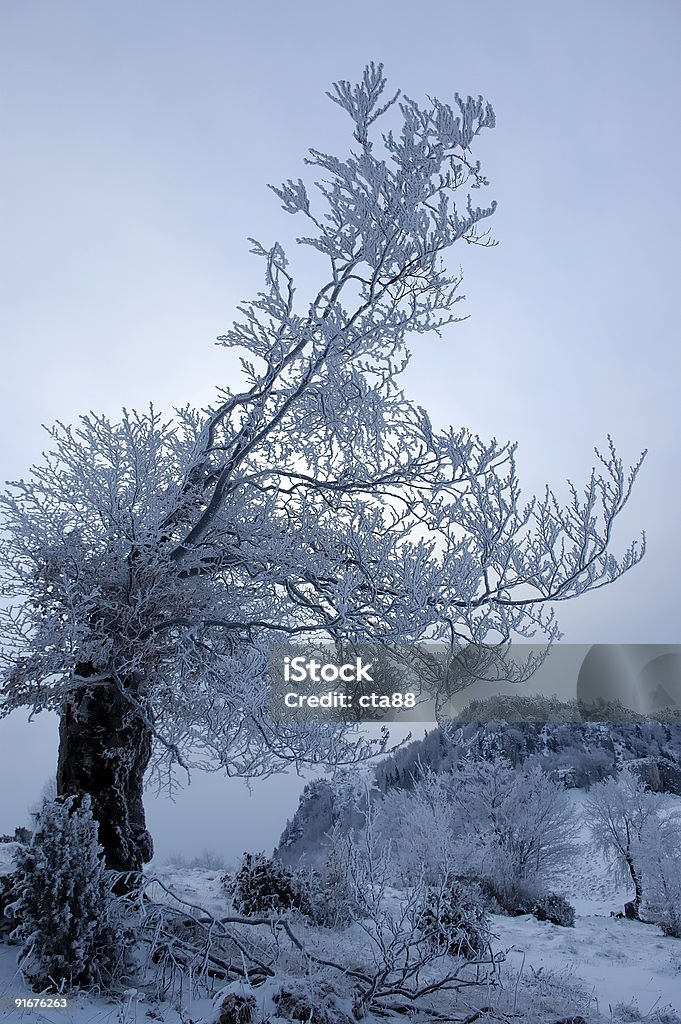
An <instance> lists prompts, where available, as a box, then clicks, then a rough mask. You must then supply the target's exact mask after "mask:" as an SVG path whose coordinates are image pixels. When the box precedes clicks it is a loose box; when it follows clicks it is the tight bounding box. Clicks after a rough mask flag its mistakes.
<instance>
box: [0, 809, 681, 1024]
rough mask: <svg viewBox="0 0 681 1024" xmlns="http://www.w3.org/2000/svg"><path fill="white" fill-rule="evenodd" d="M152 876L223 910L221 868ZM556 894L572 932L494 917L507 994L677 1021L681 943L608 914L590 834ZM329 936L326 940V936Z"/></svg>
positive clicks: (6, 973) (173, 1015) (264, 992)
mask: <svg viewBox="0 0 681 1024" xmlns="http://www.w3.org/2000/svg"><path fill="white" fill-rule="evenodd" d="M571 799H572V800H573V801H574V806H575V814H576V815H579V816H580V817H581V804H582V803H583V800H584V799H585V797H584V794H582V793H574V794H572V795H571ZM665 799H666V800H667V801H668V802H669V806H670V809H671V808H672V807H674V806H677V807H678V806H680V805H681V799H680V798H678V797H671V796H668V797H665ZM7 847H9V844H7ZM9 864H10V857H9V850H8V849H7V848H5V847H4V846H3V847H0V870H7V868H8V866H9ZM154 873H155V875H156V876H157V877H159V878H160V879H161V880H162V881H163V883H164V885H167V886H168V887H169V888H170V889H171V890H172V891H174V892H176V893H178V894H179V895H181V896H182V897H183V898H184V899H187V900H188V901H189V902H192V903H196V904H198V905H201V906H204V907H205V908H206V909H208V910H209V911H211V912H212V913H216V914H219V913H223V914H224V913H225V906H226V904H225V895H224V893H223V891H222V888H221V884H220V878H221V875H222V872H221V871H216V870H212V871H211V870H205V869H200V868H186V867H176V866H173V865H165V866H159V867H157V868H155V869H154ZM556 888H557V889H559V890H560V891H562V892H564V893H565V895H567V896H568V898H569V899H570V901H571V902H572V903H573V905H574V906H575V908H576V911H577V916H576V921H575V926H574V928H560V927H557V926H556V925H552V924H550V923H549V922H540V921H537V920H536V919H535V918H533V917H529V916H523V917H516V918H511V917H505V916H501V915H494V916H493V918H492V930H493V933H494V935H495V940H494V942H493V946H494V948H496V949H507V950H508V954H507V959H506V963H505V964H504V966H503V971H502V973H503V978H504V984H505V987H506V989H507V990H509V991H513V989H514V987H518V985H519V984H520V986H521V988H522V985H524V984H531V985H534V986H535V987H537V986H539V987H540V986H541V984H542V979H549V978H553V979H554V980H555V979H556V978H558V979H563V980H564V985H565V991H566V992H568V991H572V990H573V988H571V986H572V987H574V990H575V991H578V990H579V988H580V987H583V988H584V990H585V992H584V993H583V995H582V1005H588V1006H589V1008H590V1010H589V1012H588V1013H587V1014H586V1017H587V1020H588V1021H589V1024H592V1022H593V1021H594V1020H596V1019H598V1016H599V1014H600V1015H602V1016H603V1017H604V1018H606V1019H610V1020H622V1021H624V1020H625V1019H626V1020H628V1021H630V1022H633V1021H636V1020H639V1019H642V1018H644V1017H645V1016H646V1015H651V1016H649V1017H648V1020H650V1021H652V1022H654V1024H659V1022H663V1021H666V1022H671V1021H673V1020H674V1015H673V1012H672V1011H676V1012H679V1011H681V941H680V940H678V939H672V938H666V937H665V936H663V935H662V933H661V932H660V931H659V929H658V928H656V927H654V926H651V925H645V924H641V923H640V922H637V921H629V920H626V919H616V918H614V917H612V916H611V912H612V911H621V910H622V907H623V903H624V901H625V898H629V897H630V895H631V894H630V893H628V892H627V890H624V889H622V888H621V887H620V886H618V885H617V884H615V882H614V881H613V879H612V877H611V876H610V873H609V871H608V867H607V865H606V863H605V862H604V861H603V859H602V857H601V856H600V854H597V853H596V852H595V851H594V850H593V848H592V847H591V846H590V844H589V842H588V837H587V835H586V832H585V830H584V829H583V830H582V833H581V847H580V851H579V854H578V856H577V857H575V858H574V859H573V860H572V861H571V862H570V864H569V865H568V866H567V867H566V868H565V871H564V872H563V874H562V877H561V878H560V880H559V882H558V884H557V885H556ZM159 896H160V894H159ZM303 931H304V933H305V941H306V942H310V939H312V938H313V937H314V934H315V931H314V929H312V928H308V927H306V928H304V929H303ZM325 935H326V936H327V938H328V932H326V933H325ZM346 937H347V933H346ZM358 939H359V936H358ZM275 981H276V979H275ZM268 986H269V987H268ZM271 987H272V985H271V984H270V983H268V985H266V986H263V987H262V988H260V989H257V990H256V996H257V998H258V1001H259V1005H261V1006H262V1008H263V1009H265V1006H264V1004H263V1000H264V1001H265V1003H267V1009H268V1011H269V1012H270V1013H271V1010H270V1007H269V1002H270V1001H271V995H272V992H270V991H269V988H271ZM30 994H31V993H30V992H29V991H28V989H27V988H26V986H25V985H24V984H23V982H22V980H21V977H20V976H19V975H18V974H17V970H16V947H14V946H7V945H0V999H2V1000H3V1001H4V999H5V997H7V996H9V995H11V996H16V995H30ZM219 1001H220V997H214V998H213V999H212V1000H211V999H209V998H204V999H200V1000H198V999H197V1000H194V1002H193V1003H192V1004H191V1006H188V1005H185V1006H184V1008H183V1010H182V1013H180V1012H179V1011H178V1009H177V1008H173V1007H172V1006H171V1005H170V1004H169V1003H161V1004H158V1003H152V1002H150V1001H147V1000H145V999H144V997H143V995H142V994H141V993H135V992H134V991H133V992H131V993H129V994H128V995H127V996H125V997H123V998H122V999H121V1000H119V1001H118V1002H112V1001H110V1000H107V999H104V998H97V997H93V996H78V997H76V998H75V999H74V1000H73V1002H72V1006H71V1007H70V1008H69V1009H68V1010H55V1011H40V1012H36V1011H34V1010H24V1011H16V1010H5V1009H3V1011H2V1012H1V1013H0V1019H11V1020H12V1021H14V1020H17V1021H19V1020H25V1021H26V1022H28V1021H31V1022H35V1024H48V1022H49V1024H109V1022H110V1024H147V1022H149V1021H151V1020H161V1021H163V1022H164V1024H180V1022H181V1021H185V1022H186V1021H187V1020H188V1019H191V1020H192V1021H193V1022H194V1024H211V1022H214V1021H216V1020H217V1016H218V1010H217V1007H218V1006H219ZM622 1004H624V1008H623V1006H622ZM5 1005H6V1004H5ZM152 1015H153V1016H152Z"/></svg>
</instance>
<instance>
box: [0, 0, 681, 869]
mask: <svg viewBox="0 0 681 1024" xmlns="http://www.w3.org/2000/svg"><path fill="white" fill-rule="evenodd" d="M679 38H681V5H679V3H678V0H649V2H648V3H646V4H641V3H638V2H629V0H570V2H567V0H554V2H552V3H546V2H545V0H518V2H516V3H512V4H511V3H508V2H507V0H494V2H492V0H478V2H475V3H473V2H471V0H467V2H466V3H463V2H460V0H436V2H431V3H429V4H427V5H422V6H420V7H417V6H415V5H414V4H409V3H406V2H403V0H390V2H387V0H371V2H367V0H361V2H359V0H345V2H344V3H343V4H330V3H324V2H323V0H316V2H314V3H313V2H311V0H295V2H293V3H289V4H282V3H274V2H272V0H261V2H259V3H253V4H246V3H243V4H236V3H228V2H216V0H201V2H198V3H197V2H189V0H187V2H184V3H181V2H178V0H162V2H161V0H144V2H140V0H133V2H131V0H117V3H115V4H108V3H104V2H92V0H87V2H85V0H83V2H69V0H63V2H61V3H59V4H55V3H53V2H52V0H45V2H43V3H39V2H35V0H22V2H21V3H7V2H6V3H4V4H1V5H0V96H1V101H0V102H1V110H0V118H1V124H0V139H1V142H0V145H1V146H2V156H1V159H0V175H1V188H0V204H2V210H1V211H0V223H1V225H2V228H1V237H2V244H1V249H0V293H1V300H0V311H1V313H0V315H1V316H2V333H1V339H2V340H1V344H2V364H1V366H2V369H1V371H0V427H1V431H0V439H1V440H0V446H1V451H0V475H1V477H2V479H8V478H13V477H17V476H20V475H23V474H25V473H26V471H27V469H28V466H29V465H30V464H31V462H33V461H35V460H36V459H37V458H39V455H40V452H41V450H42V447H43V446H44V439H43V436H42V434H41V429H40V424H41V423H49V422H51V421H53V420H54V419H57V418H58V419H61V420H64V421H72V420H74V419H75V418H76V417H77V416H78V414H79V413H81V412H85V411H87V410H89V409H93V410H96V411H105V412H108V413H110V414H112V415H115V414H116V413H117V411H118V410H119V409H120V407H121V406H123V405H125V406H127V407H144V406H146V405H147V404H148V403H149V401H150V400H152V401H153V402H154V404H155V405H157V406H158V407H159V408H163V409H167V410H171V409H172V407H173V406H174V405H178V404H184V403H187V402H189V403H193V404H198V405H201V404H205V403H207V402H208V401H210V400H211V398H212V395H213V388H214V387H215V386H216V385H219V384H230V385H233V384H234V383H235V381H236V373H237V370H236V361H235V359H234V358H233V356H230V355H229V354H227V353H226V352H225V351H224V350H222V349H219V348H216V347H214V346H212V344H211V343H212V340H213V339H214V338H215V336H216V335H218V334H221V333H224V332H225V330H226V329H227V328H228V327H229V326H230V324H231V321H232V319H233V317H234V314H235V306H236V304H237V303H238V302H239V301H240V300H242V299H243V298H245V297H247V296H249V295H251V294H252V293H253V291H255V290H256V289H257V288H258V287H259V286H260V277H259V274H260V270H261V266H260V261H258V260H256V259H255V258H254V257H251V256H248V243H247V242H246V238H247V236H249V235H251V236H255V237H256V238H258V239H260V240H261V241H262V242H263V243H264V244H271V243H272V242H273V241H275V240H277V239H280V240H281V241H282V242H283V243H284V244H285V245H288V247H289V249H290V250H291V253H290V255H291V256H292V257H293V255H294V254H293V251H292V250H293V248H294V245H293V239H294V237H295V233H296V228H297V227H298V225H297V223H296V221H294V220H293V219H292V218H290V217H287V215H286V214H285V213H283V212H282V211H281V210H280V209H279V206H278V202H277V200H276V198H275V197H274V196H273V195H272V193H270V192H269V191H268V190H267V189H266V187H265V186H266V183H267V182H272V183H274V184H279V183H280V182H281V181H282V180H284V179H285V178H288V177H293V178H296V177H298V176H299V175H303V174H304V168H303V163H302V161H303V156H304V155H305V151H306V149H307V148H308V147H309V146H315V147H317V148H320V149H322V150H327V151H332V152H337V153H339V154H342V153H344V152H346V149H347V146H348V142H349V133H348V126H349V124H350V122H349V120H348V119H347V116H346V115H345V114H344V113H343V112H342V111H341V110H340V109H339V108H338V107H336V106H335V105H333V104H331V103H330V102H329V100H328V99H326V98H325V96H324V92H325V90H326V89H327V88H328V87H329V85H330V83H331V82H332V81H334V80H335V79H338V78H350V79H353V80H354V79H356V78H357V77H358V76H360V75H361V71H362V68H363V66H364V64H365V63H367V61H369V60H372V59H373V60H377V61H378V60H380V61H383V62H384V63H385V69H386V73H387V75H388V78H389V84H390V85H391V86H392V87H393V88H397V87H399V88H401V89H402V90H403V91H405V92H406V93H407V94H408V95H411V96H413V97H414V98H416V99H422V98H425V96H426V94H431V95H437V96H438V97H439V98H440V99H448V98H450V97H451V96H452V94H453V93H454V92H455V91H458V92H460V93H463V94H464V95H466V94H468V93H471V94H473V95H477V94H478V93H481V94H482V95H483V96H484V97H485V98H486V99H487V100H489V101H491V102H492V104H493V106H494V108H495V111H496V114H497V128H496V129H495V130H494V131H493V132H487V133H485V135H484V137H483V138H482V139H481V140H480V145H479V146H478V147H477V155H478V156H479V157H480V159H481V160H482V162H483V165H484V167H485V169H486V171H487V173H488V176H489V178H490V181H491V188H490V189H489V190H487V192H488V195H489V197H490V198H491V197H494V198H496V199H497V200H498V202H499V210H498V213H497V214H496V215H495V217H494V218H493V219H492V221H491V222H489V223H490V226H491V227H492V229H493V233H494V235H495V237H496V238H498V240H499V245H498V246H497V247H496V248H494V249H490V250H483V249H477V248H474V247H469V246H466V247H465V249H464V250H462V251H460V252H458V253H454V255H455V258H456V261H460V262H461V265H462V267H463V271H464V288H463V290H464V291H465V293H466V295H467V303H466V307H467V308H466V311H467V312H468V313H469V314H470V319H469V320H468V321H466V322H465V323H463V324H460V325H457V326H453V327H452V328H451V329H450V330H449V331H448V332H447V334H446V336H445V338H444V339H442V340H438V339H434V340H425V341H424V339H421V338H417V339H415V342H414V345H413V353H414V355H413V363H412V366H411V367H410V369H409V371H408V390H409V393H410V394H411V396H412V397H414V398H416V399H417V400H418V401H420V402H421V403H422V404H424V405H425V406H426V407H427V408H428V409H429V411H430V412H431V415H432V418H433V420H434V421H435V422H436V423H437V424H439V425H445V424H446V423H448V422H451V423H453V424H455V425H460V424H466V425H467V426H469V427H471V428H472V429H474V430H475V431H477V432H478V433H480V434H481V435H482V436H492V435H493V436H496V437H497V438H499V439H500V440H501V439H507V438H508V439H514V440H517V441H518V442H519V446H520V447H519V465H520V470H521V474H522V479H523V481H524V482H525V484H526V487H525V493H526V494H527V495H529V494H530V493H532V492H533V491H534V490H536V489H537V488H539V487H541V485H542V484H543V482H544V481H548V482H551V483H552V484H555V485H556V487H557V489H558V490H559V491H560V490H561V488H562V485H563V481H564V479H565V477H566V476H567V475H569V476H571V477H573V478H574V479H575V480H576V482H579V480H580V479H581V478H582V477H585V476H586V474H587V472H588V470H589V469H590V467H591V464H592V449H593V446H594V444H603V443H604V441H605V438H606V435H607V433H608V432H610V433H612V435H613V436H614V438H615V441H616V442H617V444H618V447H619V448H620V450H621V452H622V454H623V455H625V456H626V457H628V458H632V459H633V458H635V457H636V456H637V454H638V452H639V451H640V449H641V448H643V447H647V448H649V450H650V455H649V458H648V461H647V463H646V466H645V467H644V470H643V472H642V474H641V477H640V482H639V484H638V486H637V488H636V491H635V493H634V496H633V498H632V502H631V506H630V508H629V510H628V512H627V514H626V516H625V517H622V520H621V523H620V526H619V528H618V532H617V534H616V545H617V543H619V544H620V545H621V546H622V547H624V546H626V544H627V542H628V541H629V540H630V539H631V537H632V536H634V535H636V534H637V533H638V531H639V530H640V529H641V528H645V529H646V530H647V533H648V539H649V553H648V555H647V557H646V560H645V562H644V564H643V565H641V566H639V567H638V568H637V569H635V570H634V572H632V573H631V574H630V575H629V576H628V577H627V578H625V579H624V580H622V581H621V582H620V583H618V584H617V585H616V587H614V588H612V589H608V590H605V591H600V592H599V593H598V594H594V595H591V596H589V597H587V598H585V599H581V600H580V601H579V602H576V603H575V604H573V605H571V606H563V608H562V609H561V611H562V614H561V623H562V625H563V627H564V632H565V638H566V640H574V641H579V642H585V643H595V642H638V643H666V644H670V643H678V642H679V639H680V638H679V627H678V593H677V590H678V582H677V581H678V579H679V570H680V568H681V565H680V562H681V555H680V554H679V548H680V545H679V536H678V534H679V531H678V525H677V524H678V520H679V497H680V493H681V491H680V485H679V466H680V459H679V455H680V451H679V449H680V447H681V445H680V443H679V430H678V421H679V413H678V409H679V399H678V393H679V354H678V353H679V344H678V338H679V326H678V324H679V317H678V309H677V305H678V292H679V257H678V251H679V238H681V203H680V201H679V185H678V183H679V181H680V180H681V168H680V167H679V164H680V152H681V143H680V142H679V139H680V137H681V136H680V132H679V128H680V124H679V121H680V118H679V109H680V104H679V100H680V98H681V74H680V72H679V69H678V42H679ZM485 198H487V196H486V197H485ZM455 265H456V264H455ZM300 266H301V273H302V279H301V280H302V281H303V282H304V280H305V274H306V273H308V272H309V264H305V263H301V264H300ZM294 269H295V262H294ZM311 283H314V282H311ZM42 718H43V719H45V721H44V722H40V721H38V722H37V723H35V724H33V725H31V726H30V727H27V726H24V725H23V722H22V720H21V719H20V718H19V719H18V720H17V719H15V720H12V721H10V722H3V723H0V743H2V744H3V747H2V749H1V752H0V758H2V759H3V760H4V762H5V765H6V766H7V765H9V764H10V762H11V763H12V764H13V765H14V766H15V767H14V768H13V769H12V786H11V787H10V789H9V791H7V790H5V792H4V793H3V800H2V806H0V831H5V830H9V829H11V828H13V827H14V824H16V823H17V822H18V821H19V820H21V819H22V818H23V817H24V815H25V807H26V804H27V803H28V802H30V801H32V800H33V799H34V798H35V797H36V796H37V794H38V792H39V790H40V787H41V785H42V782H43V781H44V780H45V779H46V778H47V777H48V775H49V774H50V773H51V771H53V767H54V758H55V750H56V738H55V727H54V722H53V721H51V720H49V719H46V716H42ZM8 771H9V769H8V767H5V768H4V770H3V774H2V778H3V780H6V779H7V778H8V777H9V776H8ZM296 793H297V787H296V785H295V784H293V783H291V781H290V780H288V779H284V780H277V781H276V782H275V783H270V784H267V786H266V787H265V786H256V787H255V788H254V790H253V795H252V796H248V794H247V792H246V791H245V790H244V789H243V788H241V787H239V786H236V787H235V786H234V784H230V785H229V786H227V785H225V784H224V783H221V782H220V780H218V779H216V778H215V777H212V778H211V779H210V780H207V781H206V780H199V779H198V777H197V779H196V780H195V783H194V785H193V786H192V788H191V789H190V790H189V791H187V793H185V794H184V796H183V797H182V799H181V801H180V802H179V803H178V804H176V805H174V806H173V805H170V804H168V802H167V801H160V802H159V801H155V800H152V799H150V801H149V807H150V813H149V817H150V824H151V827H152V831H154V832H155V834H156V837H157V845H158V849H159V854H160V855H161V856H163V855H164V854H166V855H167V853H168V852H169V851H170V850H179V851H183V852H185V853H188V852H190V851H192V850H200V849H202V848H203V847H210V848H213V849H218V848H220V849H221V850H224V851H226V852H227V854H228V856H233V855H234V854H235V853H239V852H240V851H241V850H242V849H245V848H254V847H255V848H262V847H269V846H271V845H272V843H273V842H274V841H275V840H276V837H277V835H278V833H279V832H280V830H281V828H282V827H283V825H284V823H285V818H286V815H287V814H290V813H292V811H293V809H294V807H295V802H296Z"/></svg>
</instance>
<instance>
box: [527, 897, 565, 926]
mask: <svg viewBox="0 0 681 1024" xmlns="http://www.w3.org/2000/svg"><path fill="white" fill-rule="evenodd" d="M532 913H533V914H534V916H535V917H536V918H537V920H538V921H550V922H551V924H558V925H561V926H562V927H563V928H572V927H573V926H574V923H575V908H574V907H573V906H572V904H571V903H569V902H568V900H566V899H565V897H564V896H560V895H559V894H558V893H556V892H547V893H545V894H544V895H543V896H539V897H538V898H537V899H535V901H534V905H533V907H532Z"/></svg>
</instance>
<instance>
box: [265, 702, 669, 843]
mask: <svg viewBox="0 0 681 1024" xmlns="http://www.w3.org/2000/svg"><path fill="white" fill-rule="evenodd" d="M677 715H678V712H670V713H669V715H666V717H668V718H669V719H670V720H669V721H666V722H653V721H650V720H649V719H646V718H645V717H643V716H641V715H637V714H636V713H635V712H632V711H630V710H629V709H627V708H624V707H623V706H622V705H619V704H608V705H606V704H604V703H599V704H597V705H594V706H590V707H588V708H585V707H584V706H583V705H580V704H578V703H577V701H570V702H561V701H558V700H557V699H555V698H540V697H516V696H510V697H494V698H492V699H490V700H487V701H482V702H474V703H472V704H471V705H469V707H468V708H467V709H466V712H465V720H462V719H458V720H456V721H454V722H451V723H449V724H448V725H447V727H446V731H444V730H442V729H433V730H432V731H431V732H428V733H426V734H425V735H424V737H423V739H420V740H415V741H414V742H412V743H409V744H408V745H406V746H404V747H401V748H400V749H399V750H396V751H395V752H394V753H393V754H390V755H388V756H387V757H385V758H384V759H383V760H382V761H380V762H379V763H378V764H377V765H376V766H375V768H374V769H373V771H369V772H367V773H365V776H364V781H363V782H360V783H357V782H355V783H353V784H350V783H345V784H344V785H342V786H340V787H338V786H337V785H333V784H332V783H330V782H329V781H327V780H326V779H317V780H316V781H315V782H312V783H309V784H308V785H307V786H306V787H305V789H304V790H303V793H302V795H301V798H300V802H299V804H298V808H297V810H296V813H295V814H294V816H293V818H292V819H291V820H290V821H288V822H287V823H286V828H285V829H284V832H283V833H282V836H281V839H280V841H279V846H278V847H277V851H276V853H277V856H278V857H280V858H281V859H282V860H284V861H287V862H290V861H297V860H299V859H300V858H301V857H303V858H307V859H310V860H314V858H315V854H316V853H317V851H318V850H319V847H320V844H323V840H324V836H325V835H326V834H327V833H328V832H329V831H330V830H331V829H332V828H333V826H334V825H335V824H336V823H337V822H340V823H341V825H342V827H353V825H355V824H360V823H361V812H359V811H358V810H357V808H358V806H359V807H361V804H362V801H363V799H364V795H363V794H364V793H365V792H366V791H367V789H371V790H372V791H373V792H375V793H376V796H377V797H379V798H380V796H381V795H385V794H386V793H387V792H388V791H389V790H391V789H410V788H411V787H412V786H413V784H414V779H415V778H417V777H418V775H419V773H420V772H422V771H423V770H424V768H429V769H431V770H432V771H435V772H444V771H447V770H448V769H450V768H452V767H454V766H455V765H456V764H457V762H458V761H460V760H462V759H464V758H466V759H468V758H482V759H484V760H495V759H497V758H504V759H506V760H508V761H510V762H511V764H513V765H520V764H524V763H526V762H530V763H536V764H537V765H539V766H540V767H541V768H542V770H543V771H545V772H547V773H550V774H551V775H552V776H553V777H554V778H557V779H560V780H561V781H562V782H563V784H564V785H565V786H566V787H571V788H578V789H582V788H585V787H588V786H590V785H591V784H592V783H594V782H599V781H601V780H602V779H604V778H607V777H608V776H609V775H613V774H614V773H615V772H616V771H618V770H619V769H620V768H622V766H623V765H624V764H627V763H628V764H632V765H633V764H635V766H636V770H637V771H638V772H639V773H640V775H641V777H642V778H643V779H644V781H645V782H646V783H647V784H648V786H649V787H650V788H651V789H653V790H655V791H658V792H669V793H676V794H681V722H679V721H674V720H673V719H674V718H675V717H677Z"/></svg>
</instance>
